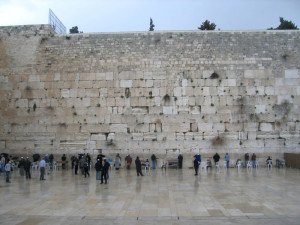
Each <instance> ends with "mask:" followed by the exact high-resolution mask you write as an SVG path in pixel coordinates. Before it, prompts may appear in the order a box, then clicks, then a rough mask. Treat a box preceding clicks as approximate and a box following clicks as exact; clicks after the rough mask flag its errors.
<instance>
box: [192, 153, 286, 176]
mask: <svg viewBox="0 0 300 225" xmlns="http://www.w3.org/2000/svg"><path fill="white" fill-rule="evenodd" d="M194 158H195V159H194V161H193V164H194V169H195V175H198V170H199V166H200V163H201V155H200V154H197V155H195V156H194ZM212 158H213V160H214V163H215V165H216V166H218V165H219V161H220V158H221V157H220V155H219V154H218V153H216V154H215V155H214V156H213V157H212ZM251 161H252V164H251V163H250V155H249V153H248V152H247V153H245V168H249V167H250V166H252V167H253V168H255V167H257V160H256V154H255V153H253V154H252V156H251ZM278 161H280V160H278ZM225 162H226V168H229V162H230V156H229V154H228V153H226V155H225ZM239 163H240V164H241V159H237V161H236V164H235V166H236V167H238V164H239ZM266 163H267V166H269V165H272V158H271V157H270V156H268V158H267V160H266ZM276 163H279V162H276ZM209 167H210V168H211V167H212V163H211V160H210V158H208V159H207V161H206V168H209ZM278 167H279V166H278Z"/></svg>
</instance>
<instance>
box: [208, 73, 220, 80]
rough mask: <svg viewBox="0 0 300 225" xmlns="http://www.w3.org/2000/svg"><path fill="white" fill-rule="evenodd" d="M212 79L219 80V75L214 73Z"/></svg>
mask: <svg viewBox="0 0 300 225" xmlns="http://www.w3.org/2000/svg"><path fill="white" fill-rule="evenodd" d="M209 78H210V79H218V78H219V74H217V73H216V72H213V73H212V74H211V75H210V77H209Z"/></svg>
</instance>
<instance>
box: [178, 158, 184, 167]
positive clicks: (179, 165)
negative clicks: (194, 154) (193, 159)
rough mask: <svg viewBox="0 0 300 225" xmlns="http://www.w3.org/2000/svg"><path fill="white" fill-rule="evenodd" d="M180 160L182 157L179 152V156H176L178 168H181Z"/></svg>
mask: <svg viewBox="0 0 300 225" xmlns="http://www.w3.org/2000/svg"><path fill="white" fill-rule="evenodd" d="M182 160H183V157H182V155H181V154H179V156H178V168H179V169H182Z"/></svg>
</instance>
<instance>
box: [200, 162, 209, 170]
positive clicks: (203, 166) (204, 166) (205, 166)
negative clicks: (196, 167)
mask: <svg viewBox="0 0 300 225" xmlns="http://www.w3.org/2000/svg"><path fill="white" fill-rule="evenodd" d="M200 169H201V170H203V169H204V170H205V171H206V169H207V163H206V162H201V164H200Z"/></svg>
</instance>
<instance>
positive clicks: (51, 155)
mask: <svg viewBox="0 0 300 225" xmlns="http://www.w3.org/2000/svg"><path fill="white" fill-rule="evenodd" d="M53 160H54V156H53V154H50V156H49V161H50V170H53Z"/></svg>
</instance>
